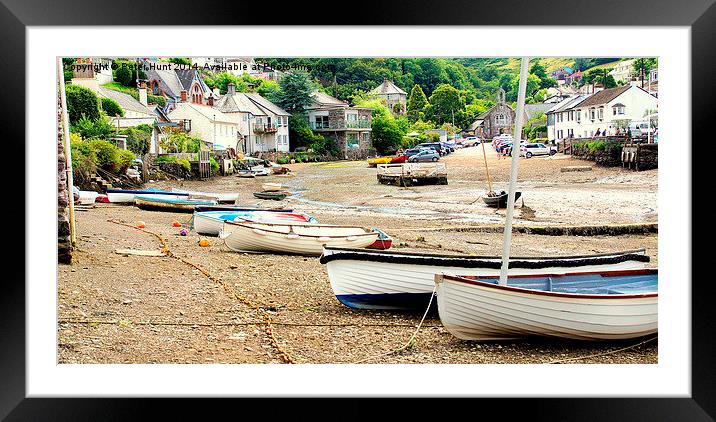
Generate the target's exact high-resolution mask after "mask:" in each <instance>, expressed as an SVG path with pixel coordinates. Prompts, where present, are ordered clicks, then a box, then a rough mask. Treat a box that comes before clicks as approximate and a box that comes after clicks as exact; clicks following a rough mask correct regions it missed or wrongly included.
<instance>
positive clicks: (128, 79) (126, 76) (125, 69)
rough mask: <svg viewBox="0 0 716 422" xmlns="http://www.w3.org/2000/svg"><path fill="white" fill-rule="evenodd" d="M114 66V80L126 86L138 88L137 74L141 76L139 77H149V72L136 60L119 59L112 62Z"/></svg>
mask: <svg viewBox="0 0 716 422" xmlns="http://www.w3.org/2000/svg"><path fill="white" fill-rule="evenodd" d="M112 67H113V70H112V76H113V77H114V80H115V81H116V82H119V83H121V84H122V85H124V86H128V87H131V88H136V87H137V76H139V79H147V74H146V73H145V72H144V71H143V70H142V68H141V66H139V63H138V62H137V61H135V60H126V59H117V60H115V61H114V63H113V64H112ZM137 73H138V74H139V75H137Z"/></svg>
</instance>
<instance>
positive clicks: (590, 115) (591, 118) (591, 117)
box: [589, 108, 596, 121]
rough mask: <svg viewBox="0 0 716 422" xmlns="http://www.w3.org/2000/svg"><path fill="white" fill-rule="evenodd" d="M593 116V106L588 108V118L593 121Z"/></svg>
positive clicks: (594, 114)
mask: <svg viewBox="0 0 716 422" xmlns="http://www.w3.org/2000/svg"><path fill="white" fill-rule="evenodd" d="M595 117H596V110H595V109H593V108H590V109H589V120H592V121H594V119H595Z"/></svg>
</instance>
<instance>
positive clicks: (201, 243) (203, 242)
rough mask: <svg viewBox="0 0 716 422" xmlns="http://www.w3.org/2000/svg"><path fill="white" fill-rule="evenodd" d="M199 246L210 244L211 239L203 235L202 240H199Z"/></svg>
mask: <svg viewBox="0 0 716 422" xmlns="http://www.w3.org/2000/svg"><path fill="white" fill-rule="evenodd" d="M199 246H202V247H206V246H209V241H208V240H206V239H205V238H203V237H202V238H201V240H200V241H199Z"/></svg>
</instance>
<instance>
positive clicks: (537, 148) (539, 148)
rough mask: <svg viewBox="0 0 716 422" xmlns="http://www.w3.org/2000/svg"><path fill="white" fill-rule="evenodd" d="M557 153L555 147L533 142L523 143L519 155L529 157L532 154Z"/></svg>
mask: <svg viewBox="0 0 716 422" xmlns="http://www.w3.org/2000/svg"><path fill="white" fill-rule="evenodd" d="M556 153H557V149H556V148H554V147H552V146H549V145H545V144H541V143H534V144H525V145H524V146H523V149H522V152H521V153H520V154H521V155H524V156H525V157H527V158H531V157H532V156H533V155H554V154H556Z"/></svg>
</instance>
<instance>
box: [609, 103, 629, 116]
mask: <svg viewBox="0 0 716 422" xmlns="http://www.w3.org/2000/svg"><path fill="white" fill-rule="evenodd" d="M625 108H626V107H624V104H621V103H619V104H614V105H613V106H612V114H613V115H614V116H623V115H624V111H625Z"/></svg>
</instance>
